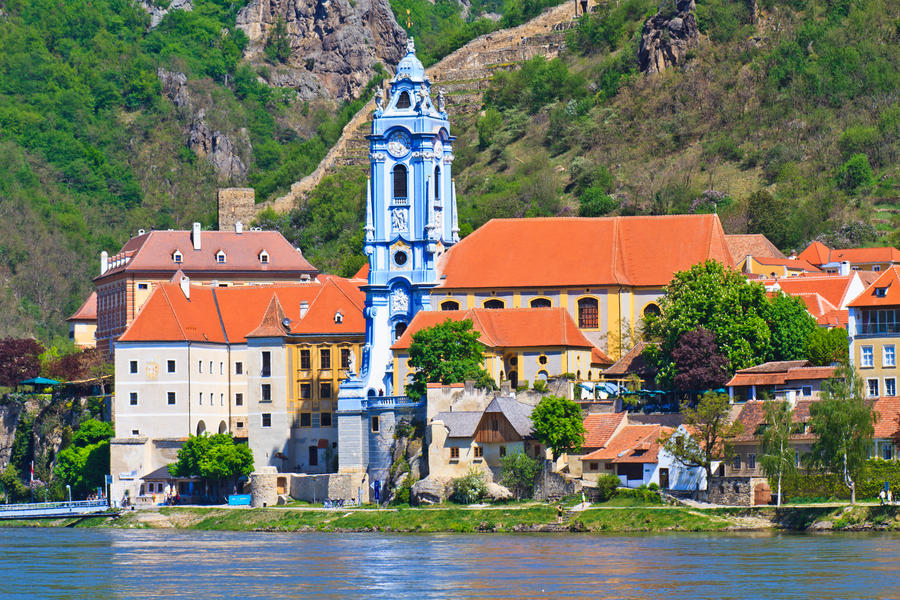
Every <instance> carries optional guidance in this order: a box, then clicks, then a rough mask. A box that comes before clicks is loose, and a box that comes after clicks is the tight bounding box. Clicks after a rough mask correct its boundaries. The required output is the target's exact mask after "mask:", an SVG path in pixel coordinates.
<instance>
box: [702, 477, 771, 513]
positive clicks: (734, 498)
mask: <svg viewBox="0 0 900 600" xmlns="http://www.w3.org/2000/svg"><path fill="white" fill-rule="evenodd" d="M757 488H759V489H757ZM754 490H757V491H758V494H757V496H758V498H756V499H754ZM771 497H772V492H771V490H770V489H769V485H768V481H767V480H766V479H765V478H764V477H713V479H712V485H710V486H709V493H708V495H707V502H711V503H713V504H725V505H728V506H753V505H754V504H755V503H756V502H754V500H756V501H758V503H759V504H768V503H769V500H771Z"/></svg>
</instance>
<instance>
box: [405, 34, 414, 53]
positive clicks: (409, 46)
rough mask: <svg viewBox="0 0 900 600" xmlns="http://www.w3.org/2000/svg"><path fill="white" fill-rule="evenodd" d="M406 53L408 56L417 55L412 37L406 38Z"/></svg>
mask: <svg viewBox="0 0 900 600" xmlns="http://www.w3.org/2000/svg"><path fill="white" fill-rule="evenodd" d="M406 52H407V53H408V54H415V53H416V42H415V41H414V40H413V38H412V37H408V38H406Z"/></svg>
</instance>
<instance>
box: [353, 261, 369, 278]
mask: <svg viewBox="0 0 900 600" xmlns="http://www.w3.org/2000/svg"><path fill="white" fill-rule="evenodd" d="M351 279H365V280H368V279H369V263H366V264H364V265H363V266H361V267H360V268H359V271H357V272H356V273H355V274H354V275H353V277H351Z"/></svg>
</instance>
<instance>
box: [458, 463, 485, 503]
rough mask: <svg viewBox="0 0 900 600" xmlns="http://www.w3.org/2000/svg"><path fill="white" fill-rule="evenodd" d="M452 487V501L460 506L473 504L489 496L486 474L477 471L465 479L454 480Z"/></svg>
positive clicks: (470, 472) (471, 471)
mask: <svg viewBox="0 0 900 600" xmlns="http://www.w3.org/2000/svg"><path fill="white" fill-rule="evenodd" d="M452 487H453V492H452V493H451V494H450V499H451V500H453V501H454V502H457V503H459V504H473V503H475V502H480V501H481V500H483V499H484V497H485V496H487V483H485V477H484V472H483V471H479V470H476V469H472V470H470V471H469V473H468V474H467V475H464V476H463V477H458V478H456V479H454V480H453V482H452Z"/></svg>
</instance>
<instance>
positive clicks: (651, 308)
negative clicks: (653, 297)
mask: <svg viewBox="0 0 900 600" xmlns="http://www.w3.org/2000/svg"><path fill="white" fill-rule="evenodd" d="M642 314H643V315H644V316H645V317H646V316H647V315H658V314H659V305H658V304H655V303H653V302H651V303H650V304H648V305H647V306H645V307H644V310H643V312H642Z"/></svg>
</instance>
